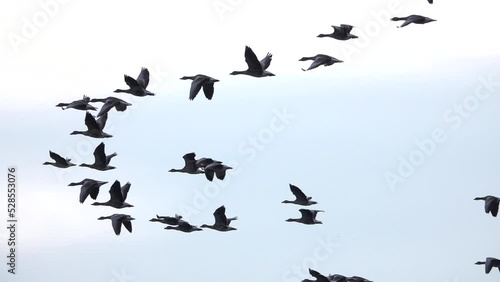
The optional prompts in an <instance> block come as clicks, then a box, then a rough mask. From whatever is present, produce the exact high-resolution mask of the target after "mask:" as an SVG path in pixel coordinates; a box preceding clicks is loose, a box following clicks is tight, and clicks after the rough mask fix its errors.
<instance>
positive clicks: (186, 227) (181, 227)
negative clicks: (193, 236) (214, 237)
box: [164, 221, 203, 233]
mask: <svg viewBox="0 0 500 282" xmlns="http://www.w3.org/2000/svg"><path fill="white" fill-rule="evenodd" d="M164 229H167V230H170V229H173V230H178V231H182V232H186V233H190V232H193V231H202V230H203V229H201V228H198V227H197V226H194V225H191V224H189V223H188V222H186V221H180V222H179V224H178V225H177V226H170V225H169V226H167V227H165V228H164Z"/></svg>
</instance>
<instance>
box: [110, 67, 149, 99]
mask: <svg viewBox="0 0 500 282" xmlns="http://www.w3.org/2000/svg"><path fill="white" fill-rule="evenodd" d="M124 77H125V83H127V85H128V87H130V88H129V89H126V90H122V89H116V90H115V93H119V92H123V93H129V94H132V95H134V96H139V97H144V96H154V95H155V94H154V93H151V92H149V91H148V90H146V87H148V84H149V71H148V69H147V68H142V69H141V73H139V76H138V77H137V79H133V78H132V77H130V76H128V75H126V74H125V75H124Z"/></svg>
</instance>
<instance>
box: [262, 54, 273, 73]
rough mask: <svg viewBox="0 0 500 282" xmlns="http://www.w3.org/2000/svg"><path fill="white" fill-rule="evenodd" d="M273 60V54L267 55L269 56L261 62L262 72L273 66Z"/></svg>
mask: <svg viewBox="0 0 500 282" xmlns="http://www.w3.org/2000/svg"><path fill="white" fill-rule="evenodd" d="M272 59H273V54H271V53H267V55H266V56H265V57H264V59H262V60H261V61H260V65H261V66H262V70H265V69H267V68H268V67H269V65H270V64H271V60H272Z"/></svg>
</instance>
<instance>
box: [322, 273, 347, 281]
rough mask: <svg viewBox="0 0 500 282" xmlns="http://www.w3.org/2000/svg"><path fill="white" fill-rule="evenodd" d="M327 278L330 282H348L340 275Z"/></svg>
mask: <svg viewBox="0 0 500 282" xmlns="http://www.w3.org/2000/svg"><path fill="white" fill-rule="evenodd" d="M327 278H328V280H329V281H330V282H349V281H348V280H347V277H345V276H344V275H340V274H333V275H328V276H327Z"/></svg>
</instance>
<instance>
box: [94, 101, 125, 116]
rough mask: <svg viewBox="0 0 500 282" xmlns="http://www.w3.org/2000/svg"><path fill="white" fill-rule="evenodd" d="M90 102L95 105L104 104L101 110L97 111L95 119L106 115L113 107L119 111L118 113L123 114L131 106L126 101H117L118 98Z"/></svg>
mask: <svg viewBox="0 0 500 282" xmlns="http://www.w3.org/2000/svg"><path fill="white" fill-rule="evenodd" d="M90 102H92V103H97V102H101V103H104V105H103V106H102V108H101V110H100V111H99V113H98V114H97V117H100V116H102V115H104V114H106V113H107V112H109V110H111V109H112V108H113V107H114V108H115V109H116V110H117V111H119V112H123V111H125V110H126V109H127V107H128V106H132V104H130V103H128V102H126V101H123V100H122V99H119V98H116V97H112V96H110V97H108V98H104V99H103V98H96V99H92V100H90Z"/></svg>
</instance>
